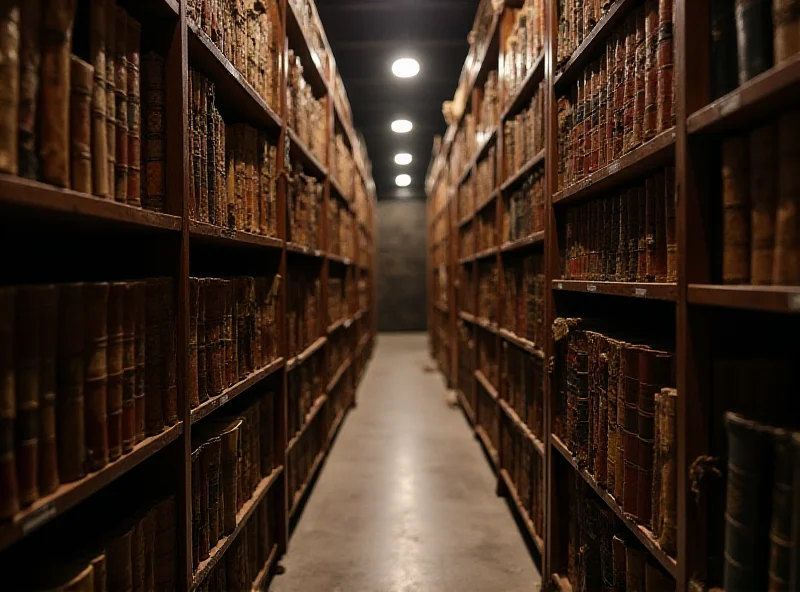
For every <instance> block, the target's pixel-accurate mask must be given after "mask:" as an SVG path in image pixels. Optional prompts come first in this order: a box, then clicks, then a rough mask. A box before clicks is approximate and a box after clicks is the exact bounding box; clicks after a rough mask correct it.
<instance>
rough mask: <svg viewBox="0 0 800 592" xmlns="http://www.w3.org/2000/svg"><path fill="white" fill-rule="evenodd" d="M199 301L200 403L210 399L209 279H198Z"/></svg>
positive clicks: (198, 378) (198, 368) (198, 363)
mask: <svg viewBox="0 0 800 592" xmlns="http://www.w3.org/2000/svg"><path fill="white" fill-rule="evenodd" d="M197 284H198V286H197V291H198V295H199V296H198V298H199V302H198V305H197V400H198V402H199V403H205V402H206V401H208V387H207V384H208V375H207V370H206V348H207V345H206V338H207V332H206V295H207V293H208V280H205V279H198V280H197Z"/></svg>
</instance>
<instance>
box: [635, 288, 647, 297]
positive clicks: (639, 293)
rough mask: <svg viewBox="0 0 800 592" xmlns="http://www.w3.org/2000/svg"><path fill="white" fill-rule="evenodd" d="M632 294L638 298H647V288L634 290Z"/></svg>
mask: <svg viewBox="0 0 800 592" xmlns="http://www.w3.org/2000/svg"><path fill="white" fill-rule="evenodd" d="M633 293H634V294H635V295H636V296H639V297H640V298H644V297H645V296H647V288H636V289H635V290H634V291H633Z"/></svg>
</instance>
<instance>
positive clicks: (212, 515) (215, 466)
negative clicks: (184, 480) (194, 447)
mask: <svg viewBox="0 0 800 592" xmlns="http://www.w3.org/2000/svg"><path fill="white" fill-rule="evenodd" d="M221 450H222V449H221V440H220V438H219V437H214V438H210V439H209V440H208V442H207V443H206V444H205V446H203V454H204V455H207V456H208V459H207V462H208V474H207V475H206V481H207V482H208V524H207V527H208V540H209V544H210V547H214V546H215V545H216V544H217V541H219V539H220V538H221V537H222V528H221V527H222V524H221V523H220V516H221V511H222V509H223V508H222V502H221V498H222V490H221V472H222V466H221ZM201 462H203V461H201ZM204 464H205V463H204Z"/></svg>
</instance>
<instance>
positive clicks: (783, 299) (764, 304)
mask: <svg viewBox="0 0 800 592" xmlns="http://www.w3.org/2000/svg"><path fill="white" fill-rule="evenodd" d="M687 298H688V301H689V302H690V303H691V304H703V305H706V306H721V307H725V308H740V309H745V310H760V311H765V312H779V313H798V312H800V286H717V285H711V284H689V290H688V296H687Z"/></svg>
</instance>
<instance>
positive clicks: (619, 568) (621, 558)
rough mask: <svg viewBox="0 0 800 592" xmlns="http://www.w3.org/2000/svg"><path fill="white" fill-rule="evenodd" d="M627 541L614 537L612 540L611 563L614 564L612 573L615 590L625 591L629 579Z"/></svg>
mask: <svg viewBox="0 0 800 592" xmlns="http://www.w3.org/2000/svg"><path fill="white" fill-rule="evenodd" d="M625 549H626V546H625V541H623V540H622V539H621V538H620V537H618V536H614V537H613V538H612V539H611V561H612V563H613V568H612V571H613V573H614V590H615V592H616V591H624V590H625V584H626V579H627V573H628V567H627V553H626V551H625Z"/></svg>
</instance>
